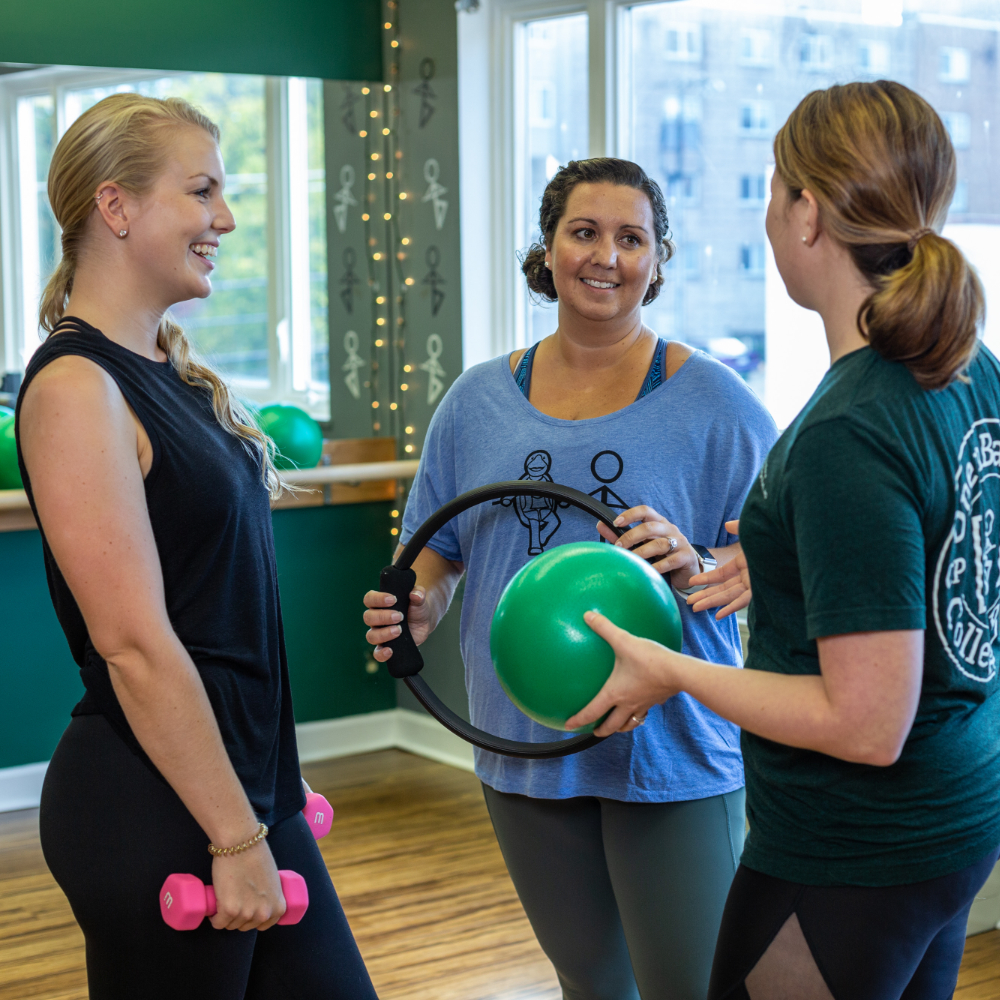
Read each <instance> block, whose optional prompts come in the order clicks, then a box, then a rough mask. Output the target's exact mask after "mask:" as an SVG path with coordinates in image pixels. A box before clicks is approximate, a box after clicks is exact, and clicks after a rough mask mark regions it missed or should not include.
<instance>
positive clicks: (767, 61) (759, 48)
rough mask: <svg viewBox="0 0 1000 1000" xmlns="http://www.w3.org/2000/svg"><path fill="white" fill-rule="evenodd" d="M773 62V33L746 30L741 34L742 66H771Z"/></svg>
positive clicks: (760, 30)
mask: <svg viewBox="0 0 1000 1000" xmlns="http://www.w3.org/2000/svg"><path fill="white" fill-rule="evenodd" d="M773 61H774V57H773V55H772V41H771V32H770V31H764V30H762V29H760V28H744V29H743V30H742V31H741V32H740V49H739V62H740V65H742V66H770V65H771V63H772V62H773Z"/></svg>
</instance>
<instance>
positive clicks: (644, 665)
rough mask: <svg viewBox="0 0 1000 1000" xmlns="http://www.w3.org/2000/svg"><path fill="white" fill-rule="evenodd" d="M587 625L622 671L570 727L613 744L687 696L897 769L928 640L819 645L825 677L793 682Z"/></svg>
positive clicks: (763, 729)
mask: <svg viewBox="0 0 1000 1000" xmlns="http://www.w3.org/2000/svg"><path fill="white" fill-rule="evenodd" d="M585 617H586V620H587V623H588V624H589V625H590V627H591V628H593V629H594V631H595V632H597V633H598V635H600V636H602V637H603V638H604V639H606V640H607V641H608V642H609V643H610V644H611V646H612V647H613V648H614V650H615V656H616V658H615V668H614V671H613V672H612V674H611V677H610V678H609V679H608V681H607V683H606V684H605V685H604V687H603V688H602V689H601V690H600V692H599V693H598V694H597V696H596V697H595V698H594V700H593V701H592V702H591V703H590V704H589V705H587V706H586V708H585V709H584V710H583V711H581V712H579V713H578V714H577V715H575V716H574V717H573V718H572V719H570V720H569V721H568V722H567V723H566V725H567V728H569V729H573V728H576V727H578V726H582V725H585V724H586V723H588V722H592V721H594V720H595V719H599V718H600V717H601V716H602V715H603V714H604V713H605V712H607V711H608V710H609V709H611V708H612V707H613V708H614V711H612V713H611V715H610V716H609V718H608V719H607V720H606V721H605V723H604V724H603V725H602V726H600V727H599V728H598V729H597V733H598V735H601V736H607V735H610V734H611V733H613V732H615V731H616V730H619V729H625V730H626V731H627V730H628V729H631V728H634V723H631V722H630V717H631V716H632V715H636V716H638V717H639V718H642V717H643V716H644V715H645V713H646V711H648V709H649V708H650V707H651V706H652V705H656V704H659V703H660V702H663V701H666V699H667V698H670V697H672V696H673V695H675V694H678V693H679V692H681V691H686V692H687V693H688V694H689V695H691V696H692V697H693V698H696V699H697V700H698V701H700V702H701V703H702V704H703V705H705V706H706V707H707V708H710V709H712V711H713V712H716V713H717V714H718V715H721V716H722V717H723V718H726V719H729V720H730V721H731V722H735V723H736V725H738V726H740V727H741V728H742V729H746V730H747V731H748V732H751V733H755V734H757V735H758V736H762V737H764V738H765V739H769V740H774V741H775V742H777V743H784V744H787V745H788V746H794V747H801V748H802V749H805V750H816V751H819V752H820V753H825V754H829V755H830V756H832V757H839V758H841V759H842V760H848V761H854V762H856V763H861V764H873V765H876V766H881V767H885V766H888V765H889V764H892V763H894V762H895V761H896V760H897V759H898V757H899V754H900V753H901V752H902V749H903V744H904V743H905V742H906V737H907V736H908V735H909V732H910V728H911V726H912V725H913V719H914V716H915V715H916V711H917V703H918V701H919V698H920V687H921V681H922V678H923V656H924V633H923V631H922V630H919V629H913V630H908V631H894V632H859V633H854V634H851V635H837V636H828V637H826V638H823V639H819V640H817V646H818V649H819V663H820V675H819V676H816V675H809V676H797V677H796V676H789V675H786V674H775V673H768V672H766V671H762V670H737V669H736V668H734V667H727V666H721V665H719V664H714V663H706V662H704V661H703V660H698V659H696V658H694V657H692V656H685V655H683V654H681V653H675V652H673V651H672V650H669V649H665V648H664V647H663V646H660V645H658V644H657V643H654V642H650V641H649V640H647V639H639V638H636V637H635V636H633V635H630V634H629V633H628V632H625V631H624V630H622V629H620V628H618V627H617V626H616V625H613V624H612V623H611V622H610V621H608V619H607V618H604V617H603V616H602V615H598V614H595V613H594V612H588V613H587V615H586V616H585Z"/></svg>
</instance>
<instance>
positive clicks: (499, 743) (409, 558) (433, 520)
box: [379, 479, 625, 760]
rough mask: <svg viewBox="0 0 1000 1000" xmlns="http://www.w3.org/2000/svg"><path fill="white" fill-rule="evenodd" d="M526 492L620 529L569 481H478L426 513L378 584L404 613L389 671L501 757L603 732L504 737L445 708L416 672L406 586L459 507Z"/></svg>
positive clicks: (578, 744) (577, 743)
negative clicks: (541, 738)
mask: <svg viewBox="0 0 1000 1000" xmlns="http://www.w3.org/2000/svg"><path fill="white" fill-rule="evenodd" d="M526 496H531V497H551V498H552V499H554V500H557V501H561V502H562V503H565V504H569V505H570V506H573V507H579V508H580V510H583V511H586V512H587V513H588V514H592V515H593V516H594V517H596V518H597V519H598V520H599V521H602V522H603V523H604V524H606V525H607V526H608V527H609V528H610V529H611V530H612V531H613V532H614V533H615V534H616V535H618V536H619V537H621V536H622V535H623V534H624V533H625V532H624V531H622V529H621V528H616V527H615V523H614V521H615V517H616V516H617V515H616V514H615V512H614V511H613V510H611V508H610V507H607V506H606V505H605V504H603V503H601V502H600V501H599V500H595V499H594V498H593V497H592V496H588V495H587V494H586V493H581V492H580V491H579V490H574V489H573V488H572V487H570V486H560V485H559V484H558V483H545V482H536V481H534V480H530V479H529V480H523V479H514V480H511V481H509V482H504V483H493V484H492V485H491V486H481V487H479V488H478V489H475V490H469V492H468V493H463V494H462V495H461V496H458V497H455V499H454V500H452V501H450V502H449V503H446V504H445V505H444V506H443V507H442V508H441V509H440V510H439V511H438V512H437V513H435V514H432V515H431V516H430V517H429V518H427V520H426V521H424V523H423V524H422V525H420V527H419V528H418V529H417V530H416V532H414V534H413V537H412V538H411V539H410V540H409V541H408V542H407V543H406V545H405V546H404V547H403V551H402V552H400V553H399V558H398V559H397V560H396V561H395V563H393V564H392V565H391V566H386V567H385V569H383V570H382V576H381V580H380V583H379V589H380V590H381V591H383V592H384V593H387V594H392V595H393V596H394V597H395V598H396V604H395V607H394V608H393V610H394V611H401V612H402V613H403V620H402V622H401V623H400V628H401V629H402V631H401V633H400V635H399V636H398V637H397V638H396V639H393V640H392V641H391V642H387V643H383V645H385V646H387V647H388V648H389V649H391V650H392V656H391V657H390V658H389V659H388V661H387V662H386V666H387V667H388V668H389V673H390V674H391V675H392V676H393V677H401V678H402V679H403V680H404V681H405V682H406V686H407V687H408V688H409V689H410V690H411V691H412V692H413V693H414V695H416V697H417V700H418V701H419V702H420V704H421V705H423V706H424V708H426V709H427V711H428V712H430V714H431V715H433V716H434V718H435V719H437V720H438V722H440V723H441V725H442V726H444V727H445V729H449V730H451V732H453V733H454V734H455V735H456V736H460V737H461V738H462V739H463V740H466V741H467V742H469V743H471V744H472V745H473V746H476V747H479V748H480V749H482V750H490V751H492V752H493V753H499V754H503V755H504V756H506V757H526V758H529V759H532V760H537V759H540V758H545V757H566V756H568V755H569V754H571V753H579V752H580V751H581V750H586V749H587V748H588V747H592V746H594V745H595V744H597V743H600V742H601V740H602V738H603V737H600V736H594V735H593V733H581V734H579V735H577V736H574V737H572V738H570V739H568V740H554V741H552V742H550V743H523V742H520V741H518V740H506V739H503V737H500V736H494V735H492V734H491V733H486V732H483V730H482V729H477V728H476V727H475V726H473V725H470V724H469V723H468V722H466V721H465V720H464V719H463V718H461V716H459V715H456V714H455V713H454V712H453V711H452V710H451V709H450V708H448V706H447V705H445V703H444V702H443V701H441V699H440V698H438V696H437V695H436V694H435V693H434V692H433V691H432V690H431V689H430V686H429V685H428V684H427V682H426V681H425V680H424V679H423V678H422V677H421V676H420V671H421V669H422V668H423V665H424V658H423V656H421V654H420V650H419V649H418V648H417V644H416V643H415V642H414V641H413V636H411V635H410V626H409V623H408V621H407V612H408V611H409V607H410V591H412V590H413V586H414V584H415V583H416V580H417V574H416V573H415V572H414V571H413V570H412V569H411V567H412V565H413V561H414V560H415V559H416V558H417V556H418V555H419V554H420V552H421V550H422V549H423V548H424V546H425V545H426V544H427V543H428V542H429V541H430V540H431V538H433V537H434V535H435V534H436V533H437V532H438V531H439V530H440V528H442V527H443V526H444V525H445V524H447V523H448V522H449V521H450V520H451V519H452V518H453V517H455V516H456V515H458V514H461V513H462V511H465V510H468V509H469V508H470V507H475V506H477V505H478V504H481V503H485V502H486V501H487V500H500V499H506V498H507V497H511V498H513V497H526Z"/></svg>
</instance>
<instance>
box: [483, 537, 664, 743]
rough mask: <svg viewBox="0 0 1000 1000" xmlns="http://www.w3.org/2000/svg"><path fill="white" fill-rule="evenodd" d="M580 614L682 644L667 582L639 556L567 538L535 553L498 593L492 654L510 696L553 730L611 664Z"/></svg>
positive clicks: (608, 653)
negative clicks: (596, 615)
mask: <svg viewBox="0 0 1000 1000" xmlns="http://www.w3.org/2000/svg"><path fill="white" fill-rule="evenodd" d="M585 611H599V612H600V613H601V614H602V615H605V616H606V617H608V618H609V619H611V621H613V622H614V623H615V624H616V625H618V626H620V627H621V628H623V629H625V630H626V631H628V632H631V633H633V634H634V635H639V636H642V637H644V638H646V639H653V640H654V641H655V642H659V643H661V644H662V645H664V646H669V647H670V648H671V649H676V650H679V649H680V648H681V616H680V612H679V611H678V610H677V602H676V601H675V600H674V595H673V594H672V593H671V590H670V585H669V584H668V583H667V581H666V580H665V579H664V578H663V577H662V576H661V575H660V574H659V573H657V572H656V570H655V569H653V568H652V567H651V566H650V565H649V563H647V562H646V561H645V560H644V559H640V558H639V557H638V556H637V555H634V554H633V553H631V552H627V551H626V550H625V549H622V548H617V547H616V546H614V545H606V544H602V543H600V542H570V543H568V544H566V545H560V546H558V547H557V548H554V549H552V550H551V551H549V552H544V553H542V554H541V555H539V556H536V557H535V558H534V559H532V560H531V562H529V563H528V564H527V565H526V566H523V567H522V568H521V569H520V570H519V571H518V573H517V575H516V576H515V577H514V579H513V580H511V581H510V583H508V584H507V586H506V588H505V589H504V592H503V593H502V594H501V595H500V603H499V604H498V605H497V609H496V611H495V612H494V613H493V624H492V626H491V628H490V654H491V655H492V657H493V666H494V667H495V668H496V672H497V677H499V678H500V684H501V685H502V686H503V689H504V691H506V692H507V696H508V697H509V698H510V700H511V701H512V702H514V704H515V705H517V707H518V708H519V709H521V711H522V712H524V714H525V715H528V716H530V717H531V718H532V719H534V720H535V721H536V722H540V723H542V725H544V726H548V727H550V728H551V729H565V728H566V720H567V719H568V718H569V717H570V716H571V715H575V714H576V713H577V712H579V711H580V709H581V708H583V707H584V706H585V705H586V704H587V703H588V702H589V701H590V700H591V699H592V698H593V697H594V695H596V694H597V692H598V691H600V689H601V688H602V687H603V686H604V682H605V681H606V680H607V679H608V677H609V676H610V674H611V670H612V668H613V667H614V665H615V654H614V651H613V650H612V648H611V647H610V646H609V645H608V644H607V643H606V642H605V641H604V640H603V639H602V638H601V637H600V636H599V635H598V634H597V633H596V632H594V631H593V630H592V629H590V628H589V627H588V625H587V623H586V622H585V621H584V620H583V614H584V612H585ZM594 725H596V723H594ZM594 725H590V726H586V727H585V728H584V729H582V730H577V732H589V731H591V730H593V728H594Z"/></svg>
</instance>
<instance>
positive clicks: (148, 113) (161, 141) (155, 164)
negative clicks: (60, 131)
mask: <svg viewBox="0 0 1000 1000" xmlns="http://www.w3.org/2000/svg"><path fill="white" fill-rule="evenodd" d="M191 127H194V128H200V129H204V130H205V131H206V132H208V134H209V135H211V136H212V138H213V139H215V141H216V142H218V141H219V128H218V126H217V125H216V124H215V123H214V122H213V121H211V120H210V119H209V118H207V117H206V116H205V115H203V114H202V113H201V112H200V111H198V110H197V109H196V108H194V107H192V106H191V105H190V104H188V103H187V101H183V100H181V99H180V98H176V97H171V98H168V99H167V100H160V99H158V98H155V97H142V96H140V95H139V94H113V95H111V96H110V97H106V98H105V99H104V100H103V101H99V102H98V103H97V104H95V105H94V106H93V107H92V108H90V109H88V110H87V111H85V112H84V113H83V114H82V115H80V117H79V118H77V120H76V121H75V122H73V124H72V125H70V127H69V128H68V129H67V130H66V134H65V135H64V136H63V137H62V139H60V140H59V144H58V145H57V146H56V148H55V152H54V153H53V154H52V163H51V165H50V167H49V183H48V190H49V204H50V205H51V206H52V213H53V215H55V217H56V221H57V222H58V223H59V226H60V227H61V229H62V259H61V260H60V261H59V265H58V266H57V267H56V269H55V272H54V273H53V274H52V277H51V278H49V281H48V284H47V285H46V286H45V291H44V292H43V293H42V298H41V303H40V305H39V310H38V321H39V325H40V326H41V328H42V329H43V330H46V331H48V332H49V333H51V332H52V331H53V330H54V329H55V328H56V324H58V322H59V320H60V319H62V317H63V314H64V313H65V311H66V301H67V299H68V298H69V295H70V292H72V290H73V276H74V275H75V273H76V266H77V261H78V260H79V258H80V254H81V253H82V252H84V249H85V243H86V236H87V228H88V225H87V224H88V221H89V220H90V218H91V216H92V215H93V214H94V213H95V212H96V208H95V204H94V197H95V195H96V192H97V188H98V187H99V185H101V184H102V183H104V182H107V181H114V182H116V183H117V184H120V185H121V186H122V187H123V188H124V189H125V190H126V191H130V192H131V193H132V194H135V195H142V194H145V193H146V192H147V191H149V190H150V188H152V186H153V184H154V183H155V181H156V178H157V176H158V175H159V173H160V171H161V170H162V169H163V167H164V162H165V160H166V155H167V150H168V148H169V143H170V140H171V138H172V137H173V134H174V133H175V132H176V130H177V129H179V128H191ZM156 339H157V343H158V345H159V346H160V349H161V350H162V351H163V352H164V353H165V354H166V355H167V356H168V357H169V358H170V362H171V364H172V365H173V366H174V368H175V369H177V373H178V374H179V375H180V377H181V379H183V381H185V382H186V383H187V384H188V385H192V386H198V387H200V388H202V389H205V390H206V392H208V393H209V394H210V395H211V397H212V409H213V411H214V413H215V418H216V420H218V421H219V424H220V425H221V426H222V427H223V428H224V429H225V430H226V431H228V432H229V433H230V434H232V435H233V436H234V437H236V438H239V439H240V441H241V442H242V443H243V446H244V448H246V450H247V452H248V453H249V454H250V455H251V456H253V457H254V458H255V459H257V460H258V461H259V462H260V464H261V476H262V478H263V480H264V484H265V485H266V486H267V488H268V492H269V493H270V494H271V496H272V498H273V497H276V496H277V495H278V494H280V492H281V490H282V489H283V488H288V487H286V486H284V484H282V482H281V479H280V477H279V476H278V473H277V472H276V470H275V468H274V463H273V461H272V458H271V451H272V448H273V445H272V444H271V441H270V439H269V438H268V437H267V436H266V435H265V434H263V433H262V432H261V430H260V429H259V428H258V427H257V425H256V424H255V423H254V421H253V418H252V417H251V416H250V415H249V413H248V412H247V410H246V408H245V407H244V406H243V405H242V404H241V403H240V402H239V400H237V399H236V397H235V396H233V395H232V393H231V392H230V391H229V386H228V385H227V384H226V382H225V380H224V379H223V378H222V376H220V375H219V374H218V372H216V371H214V370H213V369H212V368H211V367H210V366H209V365H207V364H205V363H204V362H203V361H201V360H200V359H198V358H197V357H196V356H195V355H194V353H193V352H192V350H191V344H190V342H189V341H188V339H187V337H186V336H185V335H184V331H183V330H182V329H181V327H180V326H178V325H177V324H176V323H175V322H174V321H173V320H171V319H170V318H169V317H168V316H165V317H164V318H163V320H162V321H161V322H160V329H159V331H158V334H157V338H156Z"/></svg>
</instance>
